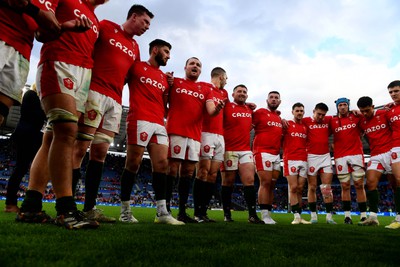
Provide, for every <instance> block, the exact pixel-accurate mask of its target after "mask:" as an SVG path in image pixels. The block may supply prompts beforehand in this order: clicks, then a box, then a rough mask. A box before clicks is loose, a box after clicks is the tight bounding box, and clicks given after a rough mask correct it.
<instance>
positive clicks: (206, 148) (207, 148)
mask: <svg viewBox="0 0 400 267" xmlns="http://www.w3.org/2000/svg"><path fill="white" fill-rule="evenodd" d="M204 152H206V153H208V152H210V146H209V145H206V146H204Z"/></svg>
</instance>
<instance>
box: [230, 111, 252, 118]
mask: <svg viewBox="0 0 400 267" xmlns="http://www.w3.org/2000/svg"><path fill="white" fill-rule="evenodd" d="M232 117H233V118H251V113H247V112H236V113H232Z"/></svg>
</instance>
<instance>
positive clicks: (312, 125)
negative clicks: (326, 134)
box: [308, 123, 328, 129]
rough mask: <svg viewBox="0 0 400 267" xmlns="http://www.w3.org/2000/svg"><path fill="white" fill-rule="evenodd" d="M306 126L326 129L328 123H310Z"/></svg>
mask: <svg viewBox="0 0 400 267" xmlns="http://www.w3.org/2000/svg"><path fill="white" fill-rule="evenodd" d="M308 128H309V129H327V128H328V124H327V123H321V124H311V125H310V126H309V127H308Z"/></svg>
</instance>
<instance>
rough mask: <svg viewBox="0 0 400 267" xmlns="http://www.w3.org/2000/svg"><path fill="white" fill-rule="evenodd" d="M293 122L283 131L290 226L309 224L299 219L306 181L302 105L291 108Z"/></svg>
mask: <svg viewBox="0 0 400 267" xmlns="http://www.w3.org/2000/svg"><path fill="white" fill-rule="evenodd" d="M292 114H293V120H289V121H287V127H285V128H284V130H283V166H284V168H283V173H284V176H285V177H286V179H287V180H288V186H289V202H290V206H291V211H292V212H293V214H294V220H293V221H292V224H311V222H309V221H306V220H304V219H302V218H301V211H302V209H301V203H302V199H303V189H304V185H305V183H306V179H307V151H306V142H307V141H306V140H307V127H306V126H305V125H304V124H303V123H302V119H303V116H304V105H303V104H301V103H295V104H294V105H293V106H292Z"/></svg>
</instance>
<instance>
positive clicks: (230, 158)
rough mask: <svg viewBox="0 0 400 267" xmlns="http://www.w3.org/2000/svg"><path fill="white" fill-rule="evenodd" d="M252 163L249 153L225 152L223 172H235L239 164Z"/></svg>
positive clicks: (251, 155) (252, 159) (251, 156)
mask: <svg viewBox="0 0 400 267" xmlns="http://www.w3.org/2000/svg"><path fill="white" fill-rule="evenodd" d="M244 163H254V158H253V153H251V151H226V152H225V153H224V170H225V171H236V170H238V169H239V165H240V164H244Z"/></svg>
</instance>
